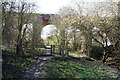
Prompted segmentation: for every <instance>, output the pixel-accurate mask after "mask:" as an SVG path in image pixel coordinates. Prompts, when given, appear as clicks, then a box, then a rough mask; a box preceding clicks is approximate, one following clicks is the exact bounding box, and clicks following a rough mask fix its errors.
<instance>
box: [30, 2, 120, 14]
mask: <svg viewBox="0 0 120 80" xmlns="http://www.w3.org/2000/svg"><path fill="white" fill-rule="evenodd" d="M32 1H33V0H32ZM75 1H79V2H82V1H84V2H109V1H114V2H118V1H120V0H34V2H36V4H37V7H38V10H37V13H44V14H49V13H53V14H54V13H57V12H58V11H59V9H60V8H62V7H63V6H67V5H70V4H71V3H73V2H75Z"/></svg>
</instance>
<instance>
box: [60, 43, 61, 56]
mask: <svg viewBox="0 0 120 80" xmlns="http://www.w3.org/2000/svg"><path fill="white" fill-rule="evenodd" d="M60 55H61V45H60Z"/></svg>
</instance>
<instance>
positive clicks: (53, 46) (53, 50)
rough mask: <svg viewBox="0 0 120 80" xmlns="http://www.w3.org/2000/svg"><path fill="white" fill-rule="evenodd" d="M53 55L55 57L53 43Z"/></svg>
mask: <svg viewBox="0 0 120 80" xmlns="http://www.w3.org/2000/svg"><path fill="white" fill-rule="evenodd" d="M53 57H55V45H53Z"/></svg>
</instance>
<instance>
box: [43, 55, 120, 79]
mask: <svg viewBox="0 0 120 80" xmlns="http://www.w3.org/2000/svg"><path fill="white" fill-rule="evenodd" d="M119 76H120V75H119V74H118V73H117V72H116V71H114V70H113V69H112V68H110V67H109V66H106V65H104V64H102V63H96V62H94V61H92V62H91V61H84V60H81V59H79V60H72V59H71V60H70V59H67V58H63V57H58V58H55V59H53V60H52V61H51V62H48V63H47V64H46V65H45V66H44V71H43V78H86V79H93V78H94V79H99V78H103V79H105V80H110V79H116V80H117V79H118V78H119Z"/></svg>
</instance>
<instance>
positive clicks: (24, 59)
mask: <svg viewBox="0 0 120 80" xmlns="http://www.w3.org/2000/svg"><path fill="white" fill-rule="evenodd" d="M38 56H40V55H39V54H15V53H14V52H9V51H2V58H3V62H2V68H3V69H2V76H3V78H19V77H20V78H22V77H23V76H24V73H25V70H27V69H29V68H30V67H31V65H33V63H34V62H35V61H36V59H37V58H38Z"/></svg>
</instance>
